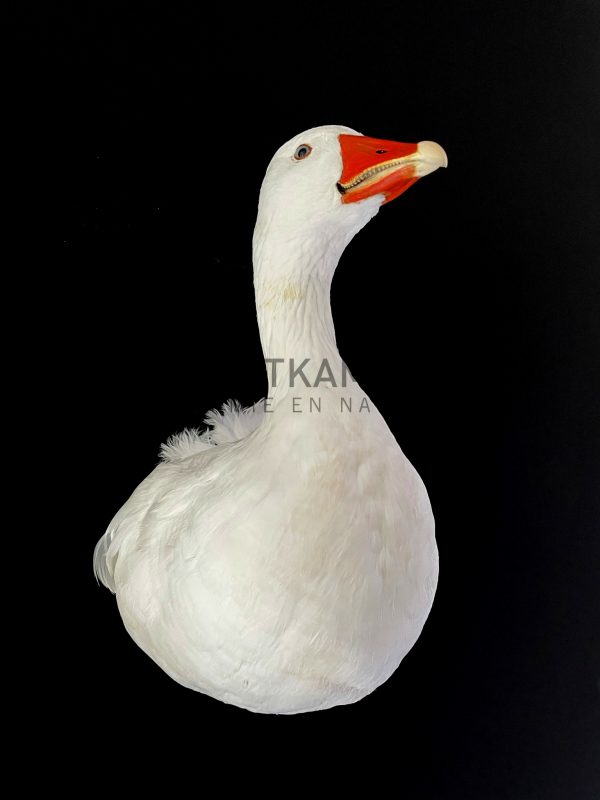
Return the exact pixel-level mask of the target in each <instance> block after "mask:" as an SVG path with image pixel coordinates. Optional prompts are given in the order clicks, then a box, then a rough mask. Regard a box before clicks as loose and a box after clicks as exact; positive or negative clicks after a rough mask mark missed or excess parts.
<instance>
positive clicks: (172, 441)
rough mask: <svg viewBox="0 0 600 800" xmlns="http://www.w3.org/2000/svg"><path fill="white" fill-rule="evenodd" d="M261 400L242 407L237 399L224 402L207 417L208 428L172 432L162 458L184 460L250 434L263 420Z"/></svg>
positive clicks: (163, 447) (161, 451)
mask: <svg viewBox="0 0 600 800" xmlns="http://www.w3.org/2000/svg"><path fill="white" fill-rule="evenodd" d="M263 416H264V406H263V404H262V402H258V403H255V404H254V405H252V406H248V407H247V408H243V407H242V405H241V404H240V403H239V402H238V401H237V400H228V401H227V402H226V403H223V405H222V407H221V411H218V410H217V409H216V408H213V409H212V410H211V411H209V412H208V413H207V414H206V416H205V417H204V424H205V425H207V426H208V427H207V429H206V430H205V431H202V432H201V431H199V430H198V429H197V428H185V429H184V430H183V431H181V433H175V434H173V435H172V436H170V437H169V438H168V439H167V441H166V442H165V444H163V445H161V448H160V458H161V460H162V461H165V462H175V461H183V460H184V459H186V458H189V457H190V456H193V455H196V453H201V452H202V451H203V450H208V449H209V448H210V447H213V446H215V445H219V444H227V443H228V442H237V441H238V440H239V439H244V438H245V437H246V436H249V435H250V434H251V433H252V431H254V430H256V428H257V427H258V426H259V425H260V423H261V422H262V419H263Z"/></svg>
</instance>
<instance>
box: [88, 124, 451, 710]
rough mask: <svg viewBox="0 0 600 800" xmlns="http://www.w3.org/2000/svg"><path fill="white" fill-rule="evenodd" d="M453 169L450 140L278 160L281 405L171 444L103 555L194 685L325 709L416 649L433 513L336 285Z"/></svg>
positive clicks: (138, 615) (432, 568)
mask: <svg viewBox="0 0 600 800" xmlns="http://www.w3.org/2000/svg"><path fill="white" fill-rule="evenodd" d="M446 164H447V160H446V155H445V153H444V151H443V150H442V148H441V147H440V146H439V145H437V144H435V143H433V142H421V143H420V144H418V145H407V144H400V143H397V142H389V141H384V140H379V139H371V138H367V137H365V136H362V135H360V134H358V133H357V132H356V131H353V130H351V129H349V128H345V127H340V126H336V125H328V126H323V127H319V128H313V129H312V130H308V131H305V132H304V133H301V134H300V135H299V136H295V137H294V138H293V139H291V140H290V141H289V142H287V144H285V145H283V147H281V148H280V149H279V150H278V151H277V152H276V153H275V156H274V157H273V160H272V161H271V163H270V165H269V168H268V170H267V173H266V176H265V179H264V182H263V185H262V189H261V193H260V201H259V209H258V219H257V222H256V228H255V232H254V252H253V260H254V283H255V291H256V308H257V314H258V322H259V327H260V336H261V342H262V348H263V351H264V355H265V358H266V359H267V360H268V369H267V372H268V379H269V392H268V400H267V401H266V403H265V404H263V405H257V406H255V407H254V408H251V409H241V408H240V407H239V406H237V405H235V404H229V405H228V406H224V408H223V413H222V414H219V413H218V412H214V411H213V412H210V414H209V415H208V417H207V419H206V423H207V424H208V425H209V426H210V429H209V430H207V431H206V432H205V433H203V434H198V432H196V431H184V432H183V433H182V434H179V435H178V436H175V437H172V438H171V439H170V440H169V441H168V442H167V444H166V445H163V448H162V453H161V455H162V463H161V464H159V466H157V467H156V469H155V470H154V471H153V472H152V473H151V474H150V475H149V476H148V477H147V478H146V480H144V481H143V482H142V483H141V484H140V485H139V486H138V488H137V489H136V490H135V491H134V493H133V494H132V496H131V497H130V498H129V500H128V501H127V502H126V503H125V505H124V506H123V507H122V508H121V510H120V511H119V512H118V514H117V515H116V516H115V518H114V519H113V521H112V522H111V524H110V526H109V528H108V530H107V532H106V533H105V535H104V536H103V537H102V538H101V539H100V541H99V542H98V544H97V546H96V549H95V552H94V568H95V571H96V574H97V576H98V578H99V579H100V580H101V581H102V583H103V584H105V585H106V586H107V587H108V588H109V589H110V590H111V591H113V592H115V593H116V596H117V603H118V606H119V611H120V613H121V616H122V617H123V622H124V623H125V627H126V628H127V630H128V631H129V633H130V634H131V636H132V637H133V639H134V640H135V642H136V643H137V644H138V645H139V646H140V647H141V648H142V650H144V651H145V652H146V653H147V654H148V655H149V656H150V657H151V658H153V659H154V661H156V663H157V664H159V665H160V666H161V667H162V668H163V669H164V670H165V672H167V673H168V674H169V675H170V676H171V677H172V678H174V679H175V680H176V681H178V682H179V683H181V684H183V685H184V686H188V687H189V688H191V689H195V690H196V691H200V692H204V693H206V694H208V695H211V696H212V697H215V698H218V699H219V700H222V701H224V702H226V703H233V704H235V705H237V706H241V707H242V708H246V709H249V710H251V711H258V712H264V713H280V714H294V713H299V712H303V711H315V710H319V709H324V708H329V707H331V706H335V705H339V704H344V703H352V702H355V701H356V700H359V699H360V698H362V697H364V696H365V695H367V694H369V693H370V692H372V691H373V689H375V688H376V687H377V686H379V685H380V684H381V683H383V682H384V681H385V680H386V679H387V678H388V677H389V676H390V675H391V674H392V672H394V670H395V669H396V667H397V666H398V664H399V663H400V661H401V660H402V658H403V657H404V656H405V655H406V653H407V652H408V651H409V650H410V648H411V647H412V646H413V644H414V643H415V641H416V640H417V638H418V636H419V634H420V632H421V629H422V627H423V625H424V623H425V620H426V618H427V615H428V614H429V611H430V608H431V605H432V602H433V596H434V593H435V589H436V585H437V577H438V555H437V548H436V543H435V537H434V520H433V515H432V511H431V506H430V503H429V499H428V497H427V492H426V490H425V486H424V485H423V483H422V481H421V479H420V478H419V476H418V474H417V473H416V471H415V470H414V468H413V467H412V466H411V464H410V463H409V461H408V460H407V459H406V457H405V456H404V455H403V453H402V451H401V450H400V448H399V446H398V444H397V442H396V440H395V439H394V436H393V435H392V433H391V432H390V430H389V428H388V426H387V425H386V423H385V420H384V419H383V418H382V416H381V415H380V414H379V412H378V411H377V409H376V408H375V407H374V406H373V404H372V403H371V401H370V400H369V399H368V397H367V396H366V395H365V393H364V392H363V390H362V389H361V388H360V386H359V385H358V384H357V383H355V382H354V381H353V380H352V379H351V377H350V376H349V375H348V374H347V373H346V370H345V367H344V365H343V362H342V360H341V357H340V355H339V353H338V350H337V347H336V342H335V333H334V328H333V321H332V318H331V309H330V302H329V290H330V286H331V280H332V277H333V273H334V270H335V268H336V265H337V263H338V260H339V258H340V255H341V254H342V252H343V250H344V248H345V247H346V245H347V244H348V242H349V241H350V240H351V239H352V237H353V236H354V235H355V234H356V233H357V232H358V231H359V230H360V229H361V228H362V227H363V226H364V225H365V224H366V223H367V222H368V221H369V220H370V219H371V218H372V217H373V216H374V215H375V214H376V213H377V211H378V210H379V207H380V206H381V205H382V204H383V203H385V202H387V201H389V200H391V199H393V198H394V197H397V196H398V195H399V194H401V193H402V192H403V191H405V189H407V188H408V187H409V186H410V185H412V184H413V183H414V182H415V181H416V180H417V179H418V178H420V177H422V176H423V175H427V174H428V173H430V172H433V171H434V170H436V169H437V168H438V167H441V166H446ZM307 359H308V361H307ZM307 384H308V385H307ZM344 384H345V385H344Z"/></svg>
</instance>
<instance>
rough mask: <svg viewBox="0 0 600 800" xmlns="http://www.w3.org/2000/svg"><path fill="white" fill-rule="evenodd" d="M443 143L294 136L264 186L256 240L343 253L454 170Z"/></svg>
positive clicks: (325, 131) (336, 133)
mask: <svg viewBox="0 0 600 800" xmlns="http://www.w3.org/2000/svg"><path fill="white" fill-rule="evenodd" d="M447 163H448V160H447V157H446V153H445V152H444V150H443V149H442V148H441V147H440V146H439V145H438V144H436V143H435V142H419V143H417V144H406V143H402V142H393V141H388V140H384V139H374V138H371V137H369V136H363V135H362V134H360V133H358V132H357V131H354V130H352V129H351V128H346V127H344V126H341V125H323V126H321V127H318V128H311V129H310V130H307V131H304V132H303V133H300V134H298V135H297V136H294V137H293V138H292V139H290V140H289V141H288V142H286V143H285V144H284V145H282V146H281V147H280V148H279V150H277V152H276V153H275V155H274V156H273V159H272V160H271V163H270V164H269V166H268V168H267V172H266V175H265V178H264V181H263V184H262V188H261V192H260V199H259V215H258V222H257V230H256V232H255V237H258V238H261V237H262V236H264V235H265V234H266V232H267V231H268V233H269V235H270V236H272V237H276V238H281V239H283V240H287V241H288V242H290V243H292V242H296V243H298V240H303V241H305V242H307V243H308V242H315V243H316V244H317V245H320V246H321V247H322V248H323V247H324V246H326V245H327V244H333V243H334V242H339V244H340V245H342V247H341V249H342V250H343V247H345V245H346V244H347V243H348V241H349V240H350V239H351V238H352V236H354V234H355V233H357V232H358V231H359V230H360V229H361V228H362V227H363V226H364V225H366V223H367V222H368V221H369V220H370V219H371V218H372V217H373V216H374V215H375V214H376V213H377V211H378V210H379V208H380V207H381V206H382V205H383V204H384V203H387V202H389V201H390V200H393V199H394V198H396V197H398V196H399V195H400V194H402V193H403V192H405V191H406V189H408V188H409V187H410V186H412V185H413V184H414V183H415V182H416V181H417V180H418V179H419V178H422V177H423V176H424V175H429V174H430V173H431V172H434V171H435V170H436V169H438V168H439V167H445V166H447Z"/></svg>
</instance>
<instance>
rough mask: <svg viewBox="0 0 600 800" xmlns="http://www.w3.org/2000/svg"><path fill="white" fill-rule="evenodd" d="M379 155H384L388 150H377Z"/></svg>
mask: <svg viewBox="0 0 600 800" xmlns="http://www.w3.org/2000/svg"><path fill="white" fill-rule="evenodd" d="M375 152H376V153H377V154H378V155H382V154H383V153H387V150H375Z"/></svg>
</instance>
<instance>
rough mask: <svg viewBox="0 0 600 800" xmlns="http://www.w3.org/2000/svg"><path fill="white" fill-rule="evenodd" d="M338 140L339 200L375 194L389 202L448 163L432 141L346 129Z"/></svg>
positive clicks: (437, 145)
mask: <svg viewBox="0 0 600 800" xmlns="http://www.w3.org/2000/svg"><path fill="white" fill-rule="evenodd" d="M339 141H340V149H341V152H342V162H343V166H342V174H341V176H340V180H339V182H338V185H337V187H338V189H339V191H340V194H341V195H342V202H343V203H354V202H356V201H357V200H364V199H365V198H366V197H372V196H373V195H375V194H382V195H384V197H385V200H384V201H383V202H384V203H389V201H390V200H393V199H394V198H395V197H398V196H399V195H401V194H402V192H405V191H406V190H407V189H408V188H409V186H412V185H413V183H415V182H416V181H418V180H419V178H422V177H423V176H424V175H429V173H430V172H434V171H435V170H436V169H438V167H446V166H448V158H447V156H446V153H445V152H444V150H443V149H442V148H441V147H440V146H439V144H436V143H435V142H419V143H418V144H404V143H402V142H389V141H387V140H386V139H372V138H370V137H369V136H360V135H358V136H356V135H354V134H348V133H341V134H340V135H339Z"/></svg>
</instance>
